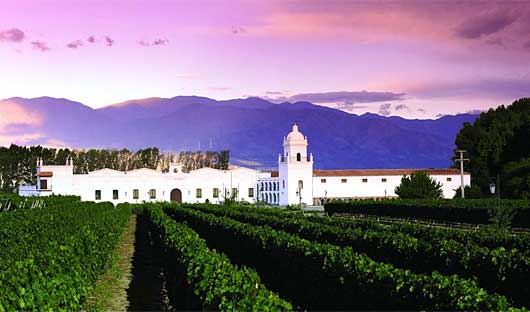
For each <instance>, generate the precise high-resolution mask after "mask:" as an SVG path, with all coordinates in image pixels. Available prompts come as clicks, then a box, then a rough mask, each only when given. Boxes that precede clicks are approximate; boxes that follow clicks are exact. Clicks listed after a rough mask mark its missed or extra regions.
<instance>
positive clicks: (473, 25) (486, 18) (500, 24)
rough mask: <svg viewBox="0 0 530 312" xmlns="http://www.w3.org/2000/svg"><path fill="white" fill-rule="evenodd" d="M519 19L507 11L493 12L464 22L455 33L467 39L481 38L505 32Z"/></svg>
mask: <svg viewBox="0 0 530 312" xmlns="http://www.w3.org/2000/svg"><path fill="white" fill-rule="evenodd" d="M517 18H518V17H517V16H515V15H514V14H510V13H509V12H507V11H491V12H488V13H487V14H482V15H479V16H476V17H473V18H470V19H468V20H466V21H464V22H463V23H462V24H460V25H459V26H457V27H456V29H455V33H456V35H457V36H459V37H461V38H465V39H475V38H480V37H482V36H487V35H491V34H493V33H496V32H499V31H501V30H503V29H504V28H506V27H508V26H509V25H511V24H512V23H513V22H515V21H516V20H517Z"/></svg>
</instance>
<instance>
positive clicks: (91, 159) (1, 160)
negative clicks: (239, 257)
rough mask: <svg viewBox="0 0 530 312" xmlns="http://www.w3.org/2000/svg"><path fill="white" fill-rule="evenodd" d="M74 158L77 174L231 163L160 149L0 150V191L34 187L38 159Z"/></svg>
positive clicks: (224, 156)
mask: <svg viewBox="0 0 530 312" xmlns="http://www.w3.org/2000/svg"><path fill="white" fill-rule="evenodd" d="M68 157H72V159H73V161H74V173H76V174H83V173H88V172H90V171H94V170H98V169H102V168H111V169H115V170H121V171H127V170H133V169H138V168H151V169H156V170H161V171H167V170H168V169H169V164H170V163H177V162H178V163H181V164H182V168H183V171H185V172H189V171H191V170H195V169H199V168H203V167H211V168H217V169H222V170H226V169H228V163H229V160H230V152H229V151H227V150H223V151H219V152H215V151H207V152H200V151H199V152H189V151H188V152H180V153H162V152H160V150H159V149H158V148H156V147H155V148H146V149H141V150H138V151H136V152H132V151H129V150H127V149H122V150H110V149H89V150H71V149H68V148H64V149H63V148H61V149H56V148H46V147H42V146H29V147H26V146H18V145H14V144H13V145H11V146H10V147H0V191H3V192H14V191H16V189H17V188H18V186H19V185H22V184H34V183H35V182H36V179H35V165H36V163H37V158H42V159H43V161H44V164H45V165H64V164H65V163H66V159H67V158H68Z"/></svg>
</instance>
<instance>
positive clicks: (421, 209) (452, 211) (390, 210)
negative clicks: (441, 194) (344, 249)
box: [324, 199, 530, 228]
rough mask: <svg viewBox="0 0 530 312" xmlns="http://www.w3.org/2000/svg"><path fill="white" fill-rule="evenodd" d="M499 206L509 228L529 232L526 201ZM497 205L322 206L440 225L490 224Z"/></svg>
mask: <svg viewBox="0 0 530 312" xmlns="http://www.w3.org/2000/svg"><path fill="white" fill-rule="evenodd" d="M500 202H501V206H502V207H503V208H505V209H509V210H510V211H511V213H512V214H513V220H512V223H511V226H513V227H520V228H530V201H528V200H505V199H503V200H501V201H500ZM495 205H497V202H496V200H492V199H465V200H461V199H460V200H455V199H452V200H443V199H440V200H419V199H399V200H391V199H388V200H379V201H376V200H353V201H334V202H330V203H327V204H325V205H324V208H325V210H326V212H327V213H328V214H329V215H333V214H340V213H348V214H363V215H376V216H390V217H397V218H422V219H430V220H439V221H444V222H460V223H471V224H490V223H491V220H490V213H489V212H490V207H492V206H495Z"/></svg>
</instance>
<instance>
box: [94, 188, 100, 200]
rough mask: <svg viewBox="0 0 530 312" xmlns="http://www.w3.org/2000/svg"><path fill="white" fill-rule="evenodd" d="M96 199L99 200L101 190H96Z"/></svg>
mask: <svg viewBox="0 0 530 312" xmlns="http://www.w3.org/2000/svg"><path fill="white" fill-rule="evenodd" d="M95 196H96V200H101V190H96V195H95Z"/></svg>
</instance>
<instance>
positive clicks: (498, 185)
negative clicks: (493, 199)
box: [490, 174, 501, 208]
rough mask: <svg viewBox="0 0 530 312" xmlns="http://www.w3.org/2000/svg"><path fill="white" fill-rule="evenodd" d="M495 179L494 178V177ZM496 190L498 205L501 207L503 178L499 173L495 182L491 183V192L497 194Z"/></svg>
mask: <svg viewBox="0 0 530 312" xmlns="http://www.w3.org/2000/svg"><path fill="white" fill-rule="evenodd" d="M492 180H493V178H492ZM495 191H496V192H497V207H498V208H500V207H501V179H500V176H499V174H497V179H496V180H495V182H493V181H492V182H491V183H490V193H491V195H495Z"/></svg>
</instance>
